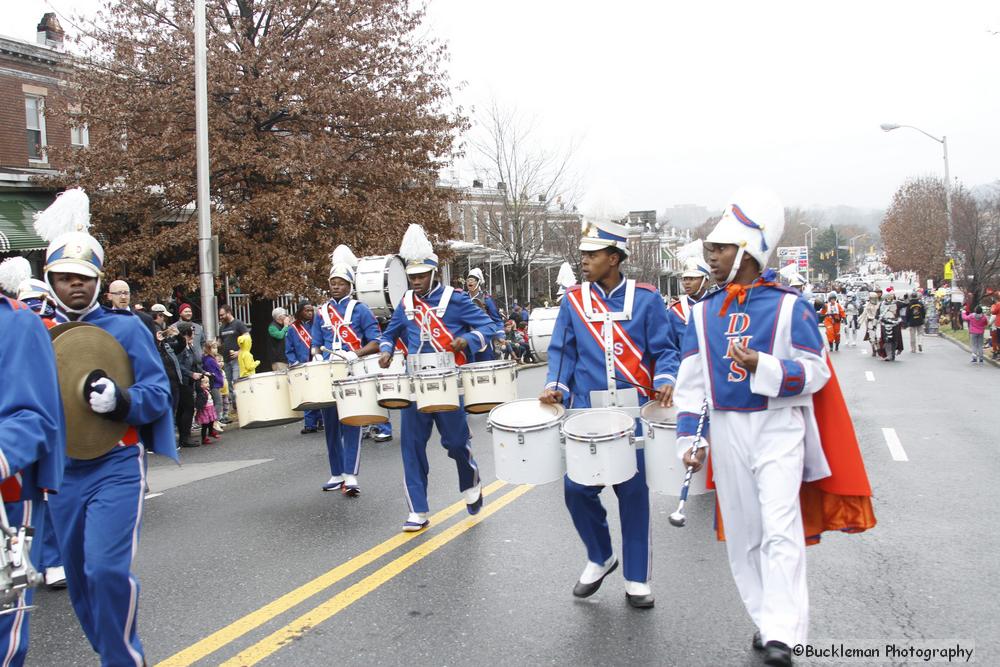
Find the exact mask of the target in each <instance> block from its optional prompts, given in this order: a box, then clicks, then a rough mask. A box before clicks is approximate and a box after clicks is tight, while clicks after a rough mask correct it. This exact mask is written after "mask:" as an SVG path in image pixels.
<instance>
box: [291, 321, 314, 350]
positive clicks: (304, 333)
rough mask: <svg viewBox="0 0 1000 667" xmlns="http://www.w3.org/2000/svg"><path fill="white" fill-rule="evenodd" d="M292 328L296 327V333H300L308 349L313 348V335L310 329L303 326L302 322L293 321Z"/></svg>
mask: <svg viewBox="0 0 1000 667" xmlns="http://www.w3.org/2000/svg"><path fill="white" fill-rule="evenodd" d="M292 328H293V329H295V333H297V334H298V335H299V338H300V339H302V342H303V343H305V346H306V349H312V344H313V337H312V334H311V333H309V330H308V329H306V328H305V327H304V326H302V323H301V322H292Z"/></svg>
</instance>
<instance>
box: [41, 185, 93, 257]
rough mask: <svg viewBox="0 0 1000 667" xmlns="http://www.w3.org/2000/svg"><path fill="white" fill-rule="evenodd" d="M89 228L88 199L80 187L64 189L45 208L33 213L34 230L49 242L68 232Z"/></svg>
mask: <svg viewBox="0 0 1000 667" xmlns="http://www.w3.org/2000/svg"><path fill="white" fill-rule="evenodd" d="M89 229H90V199H89V198H88V197H87V193H86V192H84V191H83V190H82V189H80V188H71V189H69V190H66V191H65V192H63V193H62V194H60V195H59V196H58V197H56V200H55V201H54V202H52V203H51V204H50V205H49V207H48V208H47V209H45V210H44V211H40V212H38V213H36V214H35V231H36V232H38V235H39V236H41V237H42V238H43V239H45V241H46V242H49V243H51V242H52V241H54V240H56V239H57V238H58V237H60V236H62V235H63V234H66V233H69V232H86V231H88V230H89Z"/></svg>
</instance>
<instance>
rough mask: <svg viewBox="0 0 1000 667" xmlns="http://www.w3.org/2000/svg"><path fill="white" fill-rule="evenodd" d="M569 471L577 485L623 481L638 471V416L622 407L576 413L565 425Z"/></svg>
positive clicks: (563, 430) (567, 470)
mask: <svg viewBox="0 0 1000 667" xmlns="http://www.w3.org/2000/svg"><path fill="white" fill-rule="evenodd" d="M562 434H563V437H564V438H565V440H566V474H567V475H569V478H570V479H571V480H573V481H574V482H576V483H577V484H583V485H584V486H606V485H609V484H621V483H622V482H627V481H628V480H630V479H632V478H633V477H634V476H635V474H636V473H637V472H638V470H639V468H638V466H637V464H636V456H635V419H633V418H632V417H630V416H629V415H627V414H626V413H624V412H622V411H621V410H593V411H587V412H581V413H580V414H576V415H573V416H572V417H570V418H569V419H567V420H566V421H565V422H563V425H562Z"/></svg>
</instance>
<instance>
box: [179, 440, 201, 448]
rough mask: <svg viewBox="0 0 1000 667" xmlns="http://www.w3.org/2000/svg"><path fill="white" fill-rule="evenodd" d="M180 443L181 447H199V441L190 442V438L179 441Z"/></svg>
mask: <svg viewBox="0 0 1000 667" xmlns="http://www.w3.org/2000/svg"><path fill="white" fill-rule="evenodd" d="M180 445H181V447H201V443H200V442H192V441H190V440H187V441H182V442H181V443H180Z"/></svg>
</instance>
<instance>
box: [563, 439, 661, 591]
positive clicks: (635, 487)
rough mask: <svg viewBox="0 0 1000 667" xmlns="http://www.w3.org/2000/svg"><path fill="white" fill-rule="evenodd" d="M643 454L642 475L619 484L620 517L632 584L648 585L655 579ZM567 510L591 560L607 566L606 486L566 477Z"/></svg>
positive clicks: (638, 454)
mask: <svg viewBox="0 0 1000 667" xmlns="http://www.w3.org/2000/svg"><path fill="white" fill-rule="evenodd" d="M643 454H644V453H643V451H642V450H641V449H640V450H638V451H636V459H637V461H636V462H637V464H638V467H639V472H638V473H636V475H635V476H634V477H632V479H630V480H628V481H627V482H622V483H621V484H615V485H614V487H613V488H614V490H615V495H616V496H618V515H619V517H620V518H621V525H622V568H623V570H624V571H623V574H624V575H625V578H626V579H627V580H629V581H638V582H645V581H648V580H649V579H650V576H651V571H650V570H651V564H652V563H651V559H650V551H651V549H650V544H649V487H647V486H646V462H645V458H644V456H643ZM563 488H564V496H565V498H566V507H567V508H568V509H569V514H570V517H572V519H573V525H574V526H575V527H576V532H577V533H579V534H580V539H582V540H583V544H584V545H585V546H586V547H587V560H589V561H591V562H594V563H604V562H606V561H607V560H608V559H609V558H611V554H612V550H611V532H610V531H609V530H608V514H607V511H606V510H605V509H604V505H602V504H601V497H600V496H601V491H603V490H604V487H603V486H584V485H583V484H577V483H576V482H574V481H573V480H571V479H570V478H569V477H568V476H567V477H565V484H564V487H563Z"/></svg>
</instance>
